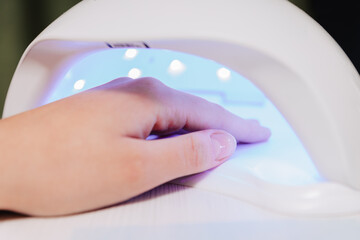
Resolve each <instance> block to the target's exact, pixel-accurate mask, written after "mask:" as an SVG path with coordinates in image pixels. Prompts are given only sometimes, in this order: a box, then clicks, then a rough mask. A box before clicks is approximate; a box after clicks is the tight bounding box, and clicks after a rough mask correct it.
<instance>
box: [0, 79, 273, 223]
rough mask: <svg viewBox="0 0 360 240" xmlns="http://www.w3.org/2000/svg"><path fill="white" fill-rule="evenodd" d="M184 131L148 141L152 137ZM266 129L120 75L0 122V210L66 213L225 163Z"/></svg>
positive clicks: (157, 84) (265, 133)
mask: <svg viewBox="0 0 360 240" xmlns="http://www.w3.org/2000/svg"><path fill="white" fill-rule="evenodd" d="M180 129H185V130H188V131H196V132H192V133H189V134H185V135H181V136H177V137H173V138H163V139H158V140H146V138H147V137H148V136H149V134H151V133H155V134H164V133H171V132H176V131H178V130H180ZM233 136H234V137H235V138H236V140H237V141H239V142H248V143H253V142H259V141H264V140H266V139H268V138H269V136H270V131H269V130H268V129H267V128H263V127H261V126H260V125H259V123H258V122H257V121H255V120H244V119H242V118H240V117H237V116H235V115H233V114H232V113H230V112H228V111H226V110H224V109H223V108H222V107H220V106H218V105H216V104H213V103H210V102H208V101H206V100H203V99H201V98H198V97H196V96H192V95H189V94H186V93H183V92H180V91H177V90H174V89H171V88H169V87H166V86H165V85H164V84H162V83H161V82H160V81H158V80H155V79H152V78H142V79H138V80H132V79H129V78H120V79H116V80H114V81H111V82H109V83H107V84H104V85H102V86H99V87H96V88H93V89H90V90H87V91H84V92H82V93H79V94H76V95H74V96H71V97H68V98H65V99H62V100H59V101H56V102H53V103H50V104H47V105H45V106H42V107H39V108H36V109H34V110H31V111H27V112H24V113H21V114H18V115H16V116H13V117H10V118H7V119H3V120H1V121H0V142H1V149H0V152H1V159H0V169H1V170H0V171H1V174H0V189H1V190H0V207H1V208H2V209H6V210H12V211H16V212H21V213H25V214H29V215H38V216H45V215H63V214H71V213H78V212H83V211H88V210H93V209H97V208H101V207H104V206H108V205H111V204H115V203H118V202H121V201H124V200H127V199H129V198H131V197H134V196H136V195H138V194H140V193H143V192H145V191H147V190H149V189H151V188H154V187H156V186H158V185H160V184H162V183H165V182H167V181H169V180H172V179H175V178H178V177H181V176H185V175H189V174H194V173H198V172H201V171H204V170H207V169H210V168H213V167H216V166H217V165H219V164H221V163H222V162H224V161H225V160H226V159H228V158H229V157H230V156H231V154H232V153H233V152H234V150H235V148H236V141H235V138H234V137H233Z"/></svg>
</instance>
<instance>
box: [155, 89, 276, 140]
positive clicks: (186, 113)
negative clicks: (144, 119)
mask: <svg viewBox="0 0 360 240" xmlns="http://www.w3.org/2000/svg"><path fill="white" fill-rule="evenodd" d="M172 91H173V94H172V98H171V99H170V101H169V102H170V103H171V104H169V103H167V105H168V106H169V108H171V109H172V111H169V110H168V109H166V108H164V109H163V111H160V116H159V117H158V121H159V120H161V121H165V122H171V123H172V125H173V126H172V129H176V127H180V126H181V127H182V128H184V129H185V130H189V131H196V130H204V129H222V130H225V131H227V132H229V133H230V134H232V135H233V136H234V137H235V138H236V140H237V141H238V142H247V143H253V142H261V141H265V140H267V139H268V138H269V137H270V135H271V132H270V130H269V129H268V128H266V127H263V126H261V125H260V124H259V122H258V121H257V120H246V119H243V118H241V117H239V116H237V115H235V114H233V113H231V112H229V111H227V110H226V109H224V108H223V107H221V106H219V105H217V104H214V103H211V102H209V101H207V100H205V99H202V98H200V97H197V96H194V95H190V94H187V93H184V92H180V91H177V90H174V89H172ZM169 112H171V113H172V114H169ZM174 123H177V126H174ZM155 126H156V125H155ZM160 126H161V125H160ZM154 130H159V129H154ZM162 130H163V129H162Z"/></svg>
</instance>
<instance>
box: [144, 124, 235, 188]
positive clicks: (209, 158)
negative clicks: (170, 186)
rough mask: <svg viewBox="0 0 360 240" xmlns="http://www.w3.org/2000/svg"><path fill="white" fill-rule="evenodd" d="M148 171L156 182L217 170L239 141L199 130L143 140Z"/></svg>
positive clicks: (220, 132)
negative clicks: (214, 168)
mask: <svg viewBox="0 0 360 240" xmlns="http://www.w3.org/2000/svg"><path fill="white" fill-rule="evenodd" d="M141 144H142V145H141V146H142V149H143V150H142V152H143V153H142V154H144V155H145V156H146V157H147V160H146V161H145V162H146V163H145V166H146V167H145V168H147V169H151V170H149V171H148V172H149V175H151V177H152V178H157V179H156V181H157V182H159V183H160V182H161V183H162V182H166V181H169V180H172V179H175V178H177V177H181V176H186V175H190V174H194V173H198V172H202V171H205V170H208V169H210V168H213V167H216V166H218V165H219V164H221V163H223V162H224V161H225V160H227V159H228V158H229V157H230V156H231V155H232V154H233V153H234V151H235V149H236V140H235V138H234V137H233V136H232V135H230V134H229V133H227V132H225V131H222V130H204V131H197V132H193V133H189V134H185V135H181V136H177V137H173V138H167V139H160V140H153V141H141Z"/></svg>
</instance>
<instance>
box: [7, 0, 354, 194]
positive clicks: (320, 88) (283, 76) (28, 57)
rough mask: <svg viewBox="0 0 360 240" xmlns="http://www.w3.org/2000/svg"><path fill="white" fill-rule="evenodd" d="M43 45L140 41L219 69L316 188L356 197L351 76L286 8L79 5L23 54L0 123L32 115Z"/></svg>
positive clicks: (338, 53)
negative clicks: (304, 159)
mask: <svg viewBox="0 0 360 240" xmlns="http://www.w3.org/2000/svg"><path fill="white" fill-rule="evenodd" d="M185 12H186V15H184V14H183V13H185ZM52 39H55V40H80V41H91V42H97V43H98V44H101V43H103V44H105V42H110V43H117V42H120V43H124V42H125V43H129V42H130V43H132V42H134V41H135V42H136V43H137V44H138V43H139V42H143V41H145V42H146V43H147V44H148V45H149V46H150V47H153V48H164V49H172V50H178V51H183V52H187V53H192V54H195V55H199V56H202V57H205V58H209V59H213V60H216V61H217V62H219V63H221V64H224V65H226V66H229V67H231V68H232V69H234V70H236V71H239V72H241V74H243V75H244V76H245V77H247V78H248V79H250V80H251V81H253V82H254V83H255V84H256V85H257V86H258V87H259V88H260V89H262V90H263V92H265V94H266V95H267V96H268V97H269V99H270V100H271V101H272V102H273V103H274V104H275V105H276V106H277V107H278V108H279V109H280V111H281V112H282V113H283V114H284V116H285V117H286V118H287V119H288V121H289V122H290V124H291V125H292V127H293V128H294V129H295V131H296V132H297V134H298V135H299V137H300V139H301V141H302V142H303V144H304V145H305V146H306V148H307V150H308V151H309V153H310V155H311V157H312V159H313V160H314V162H315V164H316V166H317V167H318V168H319V170H320V172H321V174H322V175H323V176H324V177H325V178H327V179H329V180H333V181H336V182H339V183H343V184H347V185H349V186H352V187H355V188H360V174H358V173H359V172H360V148H359V147H358V143H359V142H360V134H359V132H360V126H359V124H358V123H359V122H360V93H359V76H358V74H357V72H356V70H355V69H354V67H353V66H352V64H351V62H350V61H349V59H348V58H347V57H346V55H345V54H344V53H343V51H342V50H341V49H340V48H339V46H338V45H337V44H336V43H335V41H333V40H332V39H331V37H330V36H329V35H328V34H327V33H326V32H325V31H324V30H323V29H322V28H321V27H320V26H319V25H318V24H316V23H315V22H314V21H313V20H312V19H311V18H309V17H308V16H307V15H306V14H304V13H303V12H301V11H300V10H299V9H297V8H296V7H294V6H293V5H291V4H290V3H288V2H287V1H284V0H272V1H269V0H222V1H207V0H197V1H193V0H183V1H179V2H176V4H174V3H173V2H172V1H167V0H154V1H143V0H132V1H118V0H101V1H100V0H98V1H96V0H87V1H86V0H85V1H82V2H81V3H79V4H78V5H77V6H75V7H73V8H72V9H71V10H69V11H68V12H67V13H65V14H64V15H63V16H62V17H60V18H59V19H57V20H56V21H55V22H54V23H53V24H52V25H50V26H49V27H48V28H47V29H46V30H45V31H44V32H43V33H42V34H41V35H40V36H39V37H38V38H37V39H35V40H34V42H33V43H32V44H31V45H30V46H29V48H28V49H27V51H26V52H25V53H24V55H23V58H22V60H21V62H20V64H19V66H18V68H17V71H16V73H15V75H14V78H13V81H12V83H11V86H10V90H9V94H8V97H7V101H6V105H5V110H4V117H7V116H10V115H13V114H16V113H18V112H22V111H25V110H27V109H31V108H32V107H35V105H36V103H37V101H38V99H37V96H38V94H39V92H41V91H42V89H43V88H44V87H45V86H47V81H49V80H48V79H50V77H49V75H47V74H48V73H49V72H48V70H49V69H46V66H44V63H43V62H42V61H41V59H39V58H38V59H35V58H34V57H33V55H34V54H35V55H36V54H38V53H39V51H37V52H36V51H35V50H34V49H35V48H36V46H37V45H38V46H39V48H40V49H42V48H43V47H42V46H41V44H42V43H41V42H43V41H44V40H52ZM84 49H85V48H84V47H83V46H81V47H78V49H76V51H77V52H81V51H83V50H84ZM76 51H75V52H76ZM68 53H69V52H68ZM40 55H41V54H40ZM55 65H56V64H55ZM55 65H53V66H52V67H51V70H54V69H56V66H57V65H56V66H55ZM31 76H33V78H32V77H31ZM24 86H25V87H24Z"/></svg>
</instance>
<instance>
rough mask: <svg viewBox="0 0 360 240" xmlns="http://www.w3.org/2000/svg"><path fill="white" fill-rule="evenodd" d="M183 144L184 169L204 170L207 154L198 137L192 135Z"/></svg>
mask: <svg viewBox="0 0 360 240" xmlns="http://www.w3.org/2000/svg"><path fill="white" fill-rule="evenodd" d="M185 146H186V151H185V165H186V166H185V167H186V169H189V170H191V171H196V172H198V171H201V170H204V167H205V160H206V158H207V154H206V149H205V148H204V145H203V144H202V142H201V141H200V139H199V138H197V137H195V136H193V135H192V136H190V137H189V138H188V140H187V141H186V145H185Z"/></svg>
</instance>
